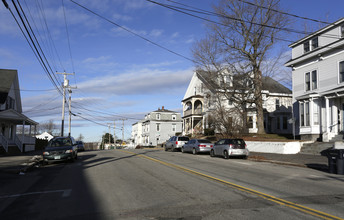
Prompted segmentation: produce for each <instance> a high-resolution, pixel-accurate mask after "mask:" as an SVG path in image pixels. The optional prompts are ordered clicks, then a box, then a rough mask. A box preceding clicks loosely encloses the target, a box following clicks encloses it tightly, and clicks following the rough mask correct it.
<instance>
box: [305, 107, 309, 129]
mask: <svg viewBox="0 0 344 220" xmlns="http://www.w3.org/2000/svg"><path fill="white" fill-rule="evenodd" d="M305 117H306V118H305V122H306V124H305V125H306V126H309V102H306V103H305Z"/></svg>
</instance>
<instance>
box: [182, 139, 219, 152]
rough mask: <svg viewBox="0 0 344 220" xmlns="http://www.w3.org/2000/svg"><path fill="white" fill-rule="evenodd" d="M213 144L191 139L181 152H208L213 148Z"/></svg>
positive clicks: (207, 141)
mask: <svg viewBox="0 0 344 220" xmlns="http://www.w3.org/2000/svg"><path fill="white" fill-rule="evenodd" d="M213 145H214V144H213V143H211V141H209V140H206V139H192V140H189V141H188V142H187V143H186V144H184V146H183V147H182V152H183V153H185V152H192V153H193V154H198V153H200V152H210V150H211V149H212V148H213Z"/></svg>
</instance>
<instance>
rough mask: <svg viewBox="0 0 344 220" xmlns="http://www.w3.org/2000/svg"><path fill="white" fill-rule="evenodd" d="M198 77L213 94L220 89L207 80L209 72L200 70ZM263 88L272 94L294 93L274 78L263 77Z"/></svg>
mask: <svg viewBox="0 0 344 220" xmlns="http://www.w3.org/2000/svg"><path fill="white" fill-rule="evenodd" d="M196 73H197V77H198V78H199V79H200V80H201V81H202V82H203V83H204V85H205V86H206V87H207V88H208V89H209V90H211V91H212V92H215V90H216V89H219V87H218V85H217V84H215V83H214V82H212V81H208V80H207V72H206V71H204V70H198V71H197V72H196ZM262 82H263V86H262V90H267V91H269V92H270V93H284V94H292V91H291V90H290V89H288V88H287V87H285V86H284V85H282V84H280V83H279V82H277V81H276V80H274V79H273V78H271V77H269V76H263V78H262Z"/></svg>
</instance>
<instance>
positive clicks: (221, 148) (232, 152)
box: [210, 139, 249, 159]
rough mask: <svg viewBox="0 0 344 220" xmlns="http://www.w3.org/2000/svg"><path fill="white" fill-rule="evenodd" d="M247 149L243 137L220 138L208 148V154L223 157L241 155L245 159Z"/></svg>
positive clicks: (247, 152)
mask: <svg viewBox="0 0 344 220" xmlns="http://www.w3.org/2000/svg"><path fill="white" fill-rule="evenodd" d="M248 155H249V151H248V149H247V148H246V143H245V141H244V140H243V139H221V140H219V141H218V142H216V143H215V144H214V147H213V148H212V149H211V150H210V156H211V157H214V156H223V157H224V158H225V159H228V158H229V157H241V158H243V159H246V158H247V157H248Z"/></svg>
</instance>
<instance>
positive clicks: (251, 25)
mask: <svg viewBox="0 0 344 220" xmlns="http://www.w3.org/2000/svg"><path fill="white" fill-rule="evenodd" d="M279 10H280V8H279V0H254V1H253V4H247V3H245V2H243V1H239V0H221V1H220V2H219V4H218V5H217V6H214V12H215V13H216V14H217V15H218V16H219V22H218V23H216V24H212V25H209V26H208V34H207V36H206V37H205V38H204V39H202V40H200V41H198V42H196V44H195V45H194V48H193V51H192V52H193V55H194V58H195V61H196V62H195V64H196V66H197V68H198V69H203V70H206V71H207V72H208V73H209V74H208V75H209V77H208V79H207V80H212V81H214V82H215V81H218V79H219V77H218V76H219V73H220V72H223V70H224V69H230V71H231V73H232V74H236V75H239V76H240V77H239V78H240V79H241V81H240V82H241V83H239V84H238V86H239V88H235V87H234V85H233V88H232V89H228V88H227V87H228V86H229V85H228V83H224V84H219V85H220V87H221V88H222V91H223V92H227V94H226V96H227V97H228V98H232V101H233V102H234V103H237V107H239V108H241V110H242V111H246V110H247V108H248V107H247V105H249V106H250V105H251V104H252V103H253V104H254V105H251V106H252V107H254V108H255V111H256V113H257V127H258V133H264V132H265V131H264V116H263V101H262V93H261V91H262V67H263V64H264V62H265V61H267V60H268V58H270V57H269V55H270V54H269V52H270V51H271V50H272V48H273V46H274V45H275V43H276V39H277V38H278V35H279V33H280V32H281V30H282V29H283V28H284V27H286V26H287V25H288V21H289V20H288V18H287V17H286V15H284V14H281V13H278V11H279ZM214 74H217V76H214ZM220 78H221V77H220ZM242 82H246V83H242ZM240 98H244V100H242V99H241V100H239V99H240ZM245 121H246V119H245V118H243V122H245Z"/></svg>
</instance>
